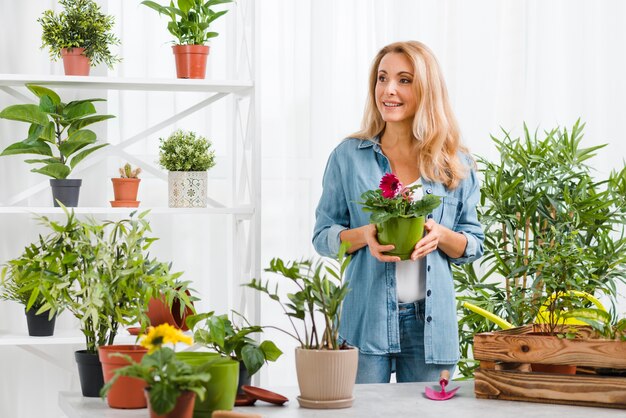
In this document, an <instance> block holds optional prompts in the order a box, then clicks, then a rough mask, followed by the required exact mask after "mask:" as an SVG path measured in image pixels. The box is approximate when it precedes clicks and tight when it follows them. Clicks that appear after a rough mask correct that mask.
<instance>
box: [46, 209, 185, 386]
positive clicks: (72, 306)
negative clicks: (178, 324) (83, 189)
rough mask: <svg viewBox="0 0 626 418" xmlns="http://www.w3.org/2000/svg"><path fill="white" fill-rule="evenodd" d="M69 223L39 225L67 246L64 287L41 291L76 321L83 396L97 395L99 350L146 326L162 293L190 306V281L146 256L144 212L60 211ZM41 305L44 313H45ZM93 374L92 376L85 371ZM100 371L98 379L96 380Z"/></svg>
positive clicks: (148, 239) (147, 242)
mask: <svg viewBox="0 0 626 418" xmlns="http://www.w3.org/2000/svg"><path fill="white" fill-rule="evenodd" d="M63 210H64V211H65V213H66V215H67V222H66V223H65V224H59V223H57V222H55V221H52V220H50V219H48V218H47V217H40V221H41V223H42V224H43V225H44V226H46V227H48V228H49V229H51V230H52V231H54V232H53V233H54V234H56V235H55V239H57V240H59V242H63V243H64V244H65V245H66V247H67V248H66V250H65V251H64V252H63V253H62V257H61V260H62V263H63V267H64V269H65V274H64V276H63V278H64V279H65V283H64V284H63V286H56V287H54V288H52V289H49V290H46V291H45V292H43V291H42V293H43V296H44V298H45V300H46V301H47V300H53V301H58V303H62V304H63V306H65V307H66V309H67V310H68V311H70V312H71V313H72V314H73V315H74V316H75V317H76V318H77V319H78V320H79V322H80V328H81V331H82V333H83V335H84V336H85V344H86V350H81V351H78V352H77V353H76V359H77V362H78V365H79V374H80V375H81V376H80V377H81V386H82V388H83V395H85V396H98V393H99V390H100V388H101V387H102V385H103V377H102V368H101V365H100V361H99V359H98V354H97V349H98V347H101V346H110V345H113V344H114V341H115V337H116V336H117V333H118V330H119V327H120V325H131V324H135V323H137V322H138V323H140V324H142V325H144V326H145V325H146V324H147V323H148V317H147V316H146V311H147V308H148V302H149V300H150V298H152V297H155V296H157V295H165V297H167V298H169V299H171V298H176V299H177V300H180V301H182V302H181V305H182V306H184V307H187V306H190V305H191V299H190V297H189V296H188V293H187V289H188V282H185V281H180V280H178V278H179V277H180V275H181V273H171V272H170V266H169V265H168V264H167V263H163V262H160V261H158V260H156V259H153V258H149V255H148V253H147V251H148V249H149V247H150V245H151V244H152V243H153V242H154V241H155V240H156V239H155V238H153V237H150V236H149V235H148V232H149V231H150V225H149V223H148V221H147V220H146V219H145V217H146V216H147V213H148V212H143V213H141V214H139V215H138V216H135V212H133V213H132V214H131V216H130V217H129V218H128V219H122V220H119V221H117V222H113V221H104V222H99V221H96V220H94V219H91V220H87V221H81V220H78V219H77V218H76V217H75V215H74V214H73V213H70V212H68V211H67V209H65V208H63ZM47 308H48V304H47V303H44V305H43V308H42V309H47ZM90 372H94V373H96V377H95V378H90V377H87V374H86V373H90ZM98 373H99V376H98Z"/></svg>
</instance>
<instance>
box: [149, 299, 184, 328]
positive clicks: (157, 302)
mask: <svg viewBox="0 0 626 418" xmlns="http://www.w3.org/2000/svg"><path fill="white" fill-rule="evenodd" d="M187 295H191V294H190V293H189V292H187ZM146 315H148V318H150V325H152V326H153V327H156V326H157V325H161V324H170V325H172V326H173V327H176V328H179V329H181V330H183V331H187V330H188V329H189V327H188V326H187V324H186V320H187V317H188V316H189V315H193V310H192V309H191V308H189V307H185V310H184V312H183V314H182V315H181V313H180V300H178V299H174V302H173V303H172V306H171V307H170V306H168V305H167V302H166V300H165V297H164V296H162V297H161V299H155V298H151V299H150V302H149V303H148V312H146Z"/></svg>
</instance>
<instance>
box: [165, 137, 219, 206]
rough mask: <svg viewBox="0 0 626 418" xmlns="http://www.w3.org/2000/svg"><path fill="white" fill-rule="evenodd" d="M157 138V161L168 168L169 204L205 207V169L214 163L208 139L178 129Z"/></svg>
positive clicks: (213, 153)
mask: <svg viewBox="0 0 626 418" xmlns="http://www.w3.org/2000/svg"><path fill="white" fill-rule="evenodd" d="M160 141H161V142H160V151H159V164H160V165H161V167H163V168H164V169H166V170H167V171H168V191H169V198H168V204H169V207H171V208H204V207H206V206H207V177H208V176H207V170H209V169H210V168H212V167H213V166H215V151H213V150H212V149H211V146H212V144H211V142H210V141H209V140H208V139H206V138H205V137H203V136H200V135H198V134H196V133H195V132H188V131H183V130H180V129H179V130H177V131H175V132H173V133H172V134H171V135H170V136H169V137H167V138H166V139H163V138H160Z"/></svg>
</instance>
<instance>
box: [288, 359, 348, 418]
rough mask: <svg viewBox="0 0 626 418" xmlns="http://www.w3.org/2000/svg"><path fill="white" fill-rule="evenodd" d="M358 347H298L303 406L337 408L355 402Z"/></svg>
mask: <svg viewBox="0 0 626 418" xmlns="http://www.w3.org/2000/svg"><path fill="white" fill-rule="evenodd" d="M358 363H359V350H357V349H356V348H350V349H347V350H305V349H302V348H296V373H297V375H298V386H299V387H300V396H298V402H299V403H300V406H302V407H304V408H314V409H336V408H349V407H351V406H352V402H353V401H354V397H353V396H352V391H353V390H354V383H355V382H356V371H357V367H358Z"/></svg>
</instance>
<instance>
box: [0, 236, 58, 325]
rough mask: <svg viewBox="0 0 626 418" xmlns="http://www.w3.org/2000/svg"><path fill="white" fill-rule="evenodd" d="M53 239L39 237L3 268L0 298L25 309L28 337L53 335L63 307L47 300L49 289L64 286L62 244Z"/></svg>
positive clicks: (49, 299) (50, 237) (54, 301)
mask: <svg viewBox="0 0 626 418" xmlns="http://www.w3.org/2000/svg"><path fill="white" fill-rule="evenodd" d="M54 238H55V235H54V234H51V235H48V236H46V237H42V236H39V239H38V241H36V242H33V243H32V244H29V245H28V246H26V247H25V248H24V252H23V253H22V254H21V255H20V256H19V257H17V258H15V259H13V260H10V261H8V262H7V263H6V264H5V266H4V267H3V269H2V281H1V282H0V299H2V300H10V301H14V302H18V303H20V304H22V305H23V306H24V310H25V312H26V319H27V324H28V335H30V336H36V337H45V336H51V335H53V334H54V325H55V320H56V317H57V315H58V314H59V313H60V312H61V311H62V310H63V305H62V304H60V303H58V302H57V301H56V300H53V299H51V298H50V290H51V289H52V288H54V287H56V286H63V285H65V283H66V282H65V280H64V277H63V275H64V265H63V262H62V254H64V251H65V249H66V248H65V244H64V243H63V242H59V241H58V240H56V239H54ZM44 304H45V305H46V306H45V308H44Z"/></svg>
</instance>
